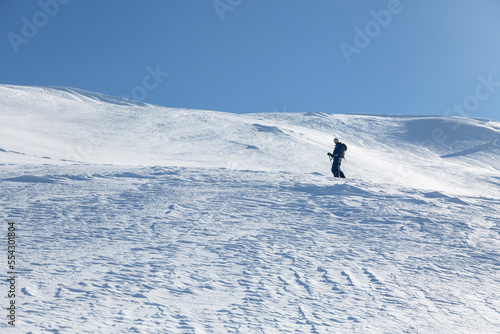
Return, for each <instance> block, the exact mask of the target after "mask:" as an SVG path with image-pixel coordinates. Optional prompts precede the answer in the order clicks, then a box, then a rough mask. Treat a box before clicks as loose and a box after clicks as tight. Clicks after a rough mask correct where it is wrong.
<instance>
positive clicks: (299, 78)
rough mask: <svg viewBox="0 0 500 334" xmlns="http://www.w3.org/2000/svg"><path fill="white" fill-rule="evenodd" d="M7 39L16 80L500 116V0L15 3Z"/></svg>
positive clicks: (5, 1)
mask: <svg viewBox="0 0 500 334" xmlns="http://www.w3.org/2000/svg"><path fill="white" fill-rule="evenodd" d="M388 13H389V14H390V16H389V15H388ZM0 37H1V39H0V40H1V42H0V50H1V52H0V64H1V66H0V83H3V84H15V85H43V86H70V87H76V88H81V89H85V90H90V91H95V92H100V93H105V94H110V95H115V96H125V95H129V96H131V97H135V98H136V99H139V100H144V101H145V102H149V103H154V104H159V105H164V106H168V107H185V108H196V109H210V110H219V111H228V112H235V113H243V112H269V111H273V110H274V111H284V110H286V111H289V112H294V111H301V112H302V111H308V112H317V111H319V112H325V113H374V114H414V115H444V114H451V115H469V116H472V117H485V118H490V119H496V120H499V119H500V117H499V115H498V114H499V111H500V1H498V0H400V1H397V0H390V1H387V0H383V1H379V0H370V1H352V0H216V1H213V0H71V1H69V0H41V1H34V0H33V1H28V0H25V1H18V0H2V1H1V2H0ZM155 72H156V73H155ZM150 73H153V74H154V75H151V74H150ZM167 73H168V75H167ZM454 106H455V107H454Z"/></svg>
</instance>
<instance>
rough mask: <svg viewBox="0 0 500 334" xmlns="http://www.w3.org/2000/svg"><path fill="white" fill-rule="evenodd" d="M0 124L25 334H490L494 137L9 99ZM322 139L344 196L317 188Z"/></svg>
mask: <svg viewBox="0 0 500 334" xmlns="http://www.w3.org/2000/svg"><path fill="white" fill-rule="evenodd" d="M0 112H1V119H2V122H1V124H0V134H1V135H2V137H1V138H0V139H1V140H0V158H1V159H2V160H0V164H1V165H0V166H1V168H0V185H1V189H2V190H1V192H2V196H1V197H0V205H1V207H2V211H1V215H2V218H1V219H2V220H3V221H10V220H14V221H16V222H17V224H18V226H19V238H20V240H22V243H20V246H19V252H20V264H19V272H20V274H19V277H20V279H19V285H18V289H19V296H18V298H17V303H18V304H19V305H20V309H19V320H18V321H19V322H18V325H17V328H18V329H19V332H20V333H21V332H22V333H25V332H34V333H36V332H46V331H52V332H61V333H77V332H78V333H94V332H102V333H104V332H106V333H131V332H138V333H281V332H283V333H293V332H302V333H401V332H405V333H448V332H450V333H451V332H453V333H494V332H495V331H497V330H498V328H499V327H500V295H499V294H498V293H497V286H498V284H499V283H500V280H499V276H498V269H499V267H498V266H499V263H500V252H499V249H500V235H499V233H500V225H499V221H500V219H499V217H498V212H500V210H499V209H500V197H499V192H498V190H499V186H500V171H499V167H498V166H500V164H499V162H500V158H499V151H500V147H499V145H498V138H499V135H500V124H499V123H498V122H493V121H489V120H485V119H466V118H443V117H417V116H415V117H401V116H382V115H380V116H370V115H329V114H322V113H303V114H291V113H266V114H244V115H236V114H229V113H221V112H214V111H200V110H187V109H172V108H164V107H160V106H153V105H146V104H140V103H139V104H135V103H134V102H132V101H127V100H122V99H119V98H114V97H107V96H103V95H100V94H94V93H89V92H84V91H80V90H75V89H69V88H57V89H56V88H41V87H16V86H5V85H3V86H0ZM333 137H339V138H340V139H341V140H342V141H344V142H345V143H346V144H347V145H348V151H347V161H346V162H345V163H344V165H343V167H344V171H345V172H346V175H347V177H348V179H346V180H335V179H333V178H332V177H331V174H330V172H329V167H330V166H329V161H328V157H327V156H326V152H328V151H331V149H332V139H333ZM21 254H22V256H21ZM4 272H6V270H4ZM3 298H4V299H2V300H0V302H3V303H4V305H6V304H5V303H6V302H7V299H6V298H5V297H4V296H3ZM4 330H5V331H6V330H10V329H8V328H7V327H6V324H5V323H0V331H1V332H2V333H3V332H4Z"/></svg>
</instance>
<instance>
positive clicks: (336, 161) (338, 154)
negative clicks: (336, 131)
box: [328, 138, 345, 178]
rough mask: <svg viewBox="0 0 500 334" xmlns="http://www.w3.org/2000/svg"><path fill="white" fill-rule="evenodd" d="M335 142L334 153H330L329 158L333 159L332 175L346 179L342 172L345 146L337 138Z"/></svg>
mask: <svg viewBox="0 0 500 334" xmlns="http://www.w3.org/2000/svg"><path fill="white" fill-rule="evenodd" d="M333 142H334V143H335V149H334V150H333V153H330V152H328V156H329V157H330V158H333V164H332V173H333V176H335V177H341V178H345V175H344V173H343V172H342V171H341V170H340V165H341V164H342V158H343V157H344V145H343V144H342V143H341V142H340V141H339V139H338V138H335V139H334V140H333Z"/></svg>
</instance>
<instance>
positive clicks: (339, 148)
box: [332, 142, 344, 159]
mask: <svg viewBox="0 0 500 334" xmlns="http://www.w3.org/2000/svg"><path fill="white" fill-rule="evenodd" d="M343 153H344V145H342V143H341V142H338V143H337V144H335V149H334V150H333V154H332V157H333V158H334V159H335V158H338V159H340V158H342V154H343Z"/></svg>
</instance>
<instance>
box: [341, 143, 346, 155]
mask: <svg viewBox="0 0 500 334" xmlns="http://www.w3.org/2000/svg"><path fill="white" fill-rule="evenodd" d="M342 147H343V148H344V149H343V150H342V159H345V151H347V145H346V144H344V143H342Z"/></svg>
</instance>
